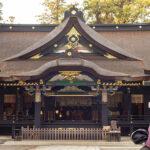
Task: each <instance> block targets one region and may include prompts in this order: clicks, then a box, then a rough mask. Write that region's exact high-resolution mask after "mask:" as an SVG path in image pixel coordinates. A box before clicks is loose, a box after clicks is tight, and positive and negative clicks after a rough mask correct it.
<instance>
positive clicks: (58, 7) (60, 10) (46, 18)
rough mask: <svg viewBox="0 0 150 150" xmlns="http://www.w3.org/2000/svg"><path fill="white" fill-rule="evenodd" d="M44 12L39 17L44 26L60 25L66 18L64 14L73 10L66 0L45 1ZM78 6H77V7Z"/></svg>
mask: <svg viewBox="0 0 150 150" xmlns="http://www.w3.org/2000/svg"><path fill="white" fill-rule="evenodd" d="M42 5H43V6H44V8H45V10H44V12H43V13H42V14H41V15H39V16H38V21H39V22H40V23H43V24H47V23H50V24H59V23H61V22H62V20H63V18H64V12H65V11H66V10H68V9H69V8H71V7H72V6H73V5H72V4H67V3H66V2H65V0H43V3H42ZM77 5H78V4H75V6H77Z"/></svg>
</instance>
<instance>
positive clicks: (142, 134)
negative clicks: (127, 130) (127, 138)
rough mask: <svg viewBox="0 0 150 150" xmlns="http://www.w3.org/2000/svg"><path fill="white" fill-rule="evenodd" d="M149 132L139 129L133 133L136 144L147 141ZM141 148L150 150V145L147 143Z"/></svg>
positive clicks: (132, 136) (132, 137)
mask: <svg viewBox="0 0 150 150" xmlns="http://www.w3.org/2000/svg"><path fill="white" fill-rule="evenodd" d="M148 136H150V135H149V133H148V131H147V130H145V129H138V130H136V131H134V132H133V133H132V134H131V139H132V141H133V142H134V143H135V144H143V143H146V141H147V140H148V139H149V138H148ZM140 150H150V147H149V146H147V145H146V144H145V145H144V146H143V147H142V148H141V149H140Z"/></svg>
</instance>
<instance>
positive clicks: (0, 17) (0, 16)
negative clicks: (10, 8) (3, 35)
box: [0, 2, 3, 21]
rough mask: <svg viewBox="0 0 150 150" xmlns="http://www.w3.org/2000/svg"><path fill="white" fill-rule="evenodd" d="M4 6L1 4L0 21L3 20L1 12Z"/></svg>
mask: <svg viewBox="0 0 150 150" xmlns="http://www.w3.org/2000/svg"><path fill="white" fill-rule="evenodd" d="M2 6H3V5H2V3H1V2H0V21H1V20H2V10H1V9H2Z"/></svg>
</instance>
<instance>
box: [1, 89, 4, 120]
mask: <svg viewBox="0 0 150 150" xmlns="http://www.w3.org/2000/svg"><path fill="white" fill-rule="evenodd" d="M3 111H4V88H3V87H0V119H1V120H3V113H4V112H3Z"/></svg>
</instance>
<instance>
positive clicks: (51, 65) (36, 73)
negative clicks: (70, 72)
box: [16, 59, 129, 77]
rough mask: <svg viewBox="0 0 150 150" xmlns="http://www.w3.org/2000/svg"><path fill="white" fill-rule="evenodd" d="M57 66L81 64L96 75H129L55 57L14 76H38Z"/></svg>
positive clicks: (87, 62)
mask: <svg viewBox="0 0 150 150" xmlns="http://www.w3.org/2000/svg"><path fill="white" fill-rule="evenodd" d="M58 66H60V67H61V66H82V67H85V68H90V69H92V70H94V71H95V72H96V73H97V74H98V75H100V76H107V77H129V75H128V74H124V73H119V72H113V71H109V70H106V69H103V68H101V67H100V66H98V65H97V64H95V63H93V62H91V61H87V60H84V59H75V60H65V59H56V60H53V61H50V62H47V63H45V64H44V65H42V66H40V67H39V68H37V69H35V70H33V71H29V72H24V73H21V74H16V76H32V77H33V76H39V75H41V74H43V73H44V72H45V71H47V70H48V69H50V68H54V67H58Z"/></svg>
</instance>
